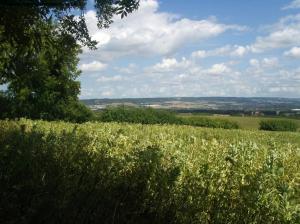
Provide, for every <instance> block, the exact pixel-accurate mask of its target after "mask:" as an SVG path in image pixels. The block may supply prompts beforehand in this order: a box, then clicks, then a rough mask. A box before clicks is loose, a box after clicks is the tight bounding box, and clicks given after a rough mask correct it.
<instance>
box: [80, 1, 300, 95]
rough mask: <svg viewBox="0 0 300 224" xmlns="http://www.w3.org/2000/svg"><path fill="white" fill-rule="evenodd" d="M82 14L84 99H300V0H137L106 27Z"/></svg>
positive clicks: (82, 90)
mask: <svg viewBox="0 0 300 224" xmlns="http://www.w3.org/2000/svg"><path fill="white" fill-rule="evenodd" d="M90 4H92V1H91V2H90ZM86 14H87V23H88V27H89V31H90V34H91V36H92V37H93V39H95V40H97V41H98V42H99V44H98V49H97V50H95V51H91V50H88V49H84V50H83V54H82V55H81V56H80V58H81V60H80V65H79V68H80V69H81V70H82V75H81V77H80V81H81V87H82V88H81V96H80V98H81V99H88V98H142V97H147V98H149V97H202V96H230V97H231V96H233V97H291V98H296V97H300V64H299V61H300V0H288V1H287V0H272V1H261V0H252V1H251V2H250V1H246V0H242V1H236V0H227V1H221V0H191V1H188V3H187V2H183V1H180V0H174V1H167V0H160V1H157V0H142V1H141V5H140V8H139V10H138V11H136V12H134V13H133V14H131V15H129V16H128V17H127V18H124V19H123V20H121V19H119V18H116V19H115V23H114V24H112V26H111V27H110V28H109V29H106V30H99V29H97V27H96V17H95V12H94V11H92V10H87V12H86Z"/></svg>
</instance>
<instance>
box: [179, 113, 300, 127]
mask: <svg viewBox="0 0 300 224" xmlns="http://www.w3.org/2000/svg"><path fill="white" fill-rule="evenodd" d="M180 116H184V117H186V116H189V117H209V118H220V119H225V120H229V121H234V122H237V123H238V124H239V126H240V128H241V129H245V130H258V129H259V122H260V121H261V120H292V121H294V122H296V123H297V124H298V126H299V127H300V120H299V119H286V118H281V117H279V118H274V117H250V116H245V117H241V116H221V115H220V116H218V115H214V116H213V115H184V114H182V115H180Z"/></svg>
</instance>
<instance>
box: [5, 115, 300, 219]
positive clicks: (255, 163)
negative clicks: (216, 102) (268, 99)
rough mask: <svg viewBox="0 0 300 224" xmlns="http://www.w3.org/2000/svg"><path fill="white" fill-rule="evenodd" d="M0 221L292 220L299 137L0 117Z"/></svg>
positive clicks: (297, 200) (299, 203) (299, 177)
mask: <svg viewBox="0 0 300 224" xmlns="http://www.w3.org/2000/svg"><path fill="white" fill-rule="evenodd" d="M0 174H1V175H0V218H1V223H100V222H101V223H131V224H137V223H139V224H140V223H141V224H148V223H158V224H160V223H161V224H163V223H182V224H185V223H186V224H190V223H195V224H196V223H207V224H208V223H232V224H239V223H253V224H254V223H256V224H259V223H285V224H292V223H300V188H299V186H300V135H299V134H298V133H292V132H285V133H283V132H264V131H249V130H223V129H211V128H196V127H190V126H178V125H141V124H125V123H123V124H119V123H86V124H81V125H78V124H71V123H64V122H44V121H30V120H21V121H0Z"/></svg>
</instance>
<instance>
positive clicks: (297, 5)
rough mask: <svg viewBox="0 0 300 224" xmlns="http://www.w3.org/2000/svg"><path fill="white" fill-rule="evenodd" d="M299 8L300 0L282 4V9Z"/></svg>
mask: <svg viewBox="0 0 300 224" xmlns="http://www.w3.org/2000/svg"><path fill="white" fill-rule="evenodd" d="M299 8H300V0H293V1H292V2H291V3H290V4H288V5H286V6H284V7H283V8H282V9H283V10H287V9H299Z"/></svg>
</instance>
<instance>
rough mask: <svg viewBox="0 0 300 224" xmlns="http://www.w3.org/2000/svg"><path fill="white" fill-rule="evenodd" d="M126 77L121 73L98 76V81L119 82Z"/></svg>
mask: <svg viewBox="0 0 300 224" xmlns="http://www.w3.org/2000/svg"><path fill="white" fill-rule="evenodd" d="M123 79H124V77H122V76H120V75H116V76H100V77H99V78H97V82H101V83H103V82H119V81H122V80H123Z"/></svg>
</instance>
